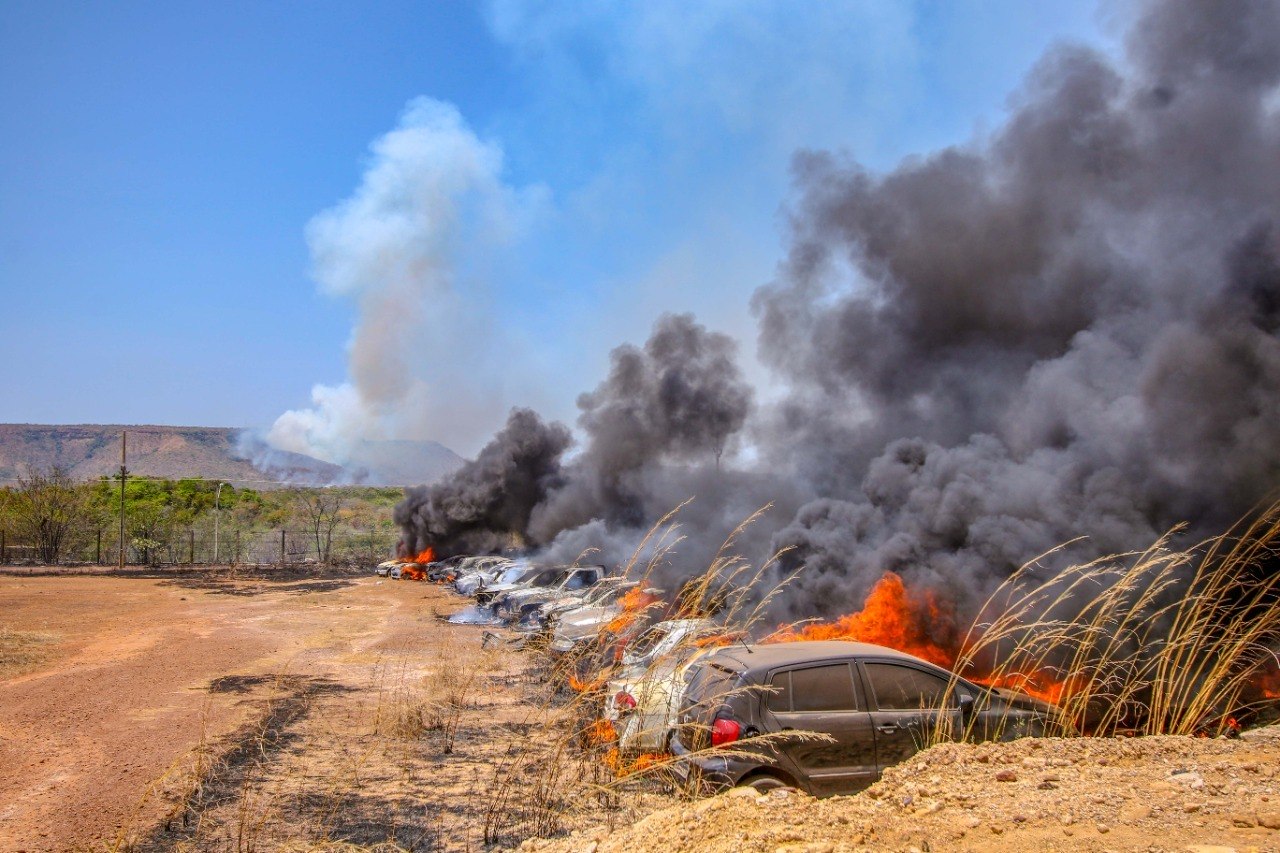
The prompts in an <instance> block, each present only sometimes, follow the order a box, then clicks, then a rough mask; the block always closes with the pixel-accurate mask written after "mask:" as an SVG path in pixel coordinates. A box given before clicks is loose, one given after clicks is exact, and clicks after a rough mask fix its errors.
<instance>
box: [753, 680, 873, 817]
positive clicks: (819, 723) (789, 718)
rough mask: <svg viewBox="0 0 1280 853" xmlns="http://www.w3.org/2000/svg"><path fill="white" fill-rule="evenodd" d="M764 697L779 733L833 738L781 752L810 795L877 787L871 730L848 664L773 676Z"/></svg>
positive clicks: (784, 746) (789, 745)
mask: <svg viewBox="0 0 1280 853" xmlns="http://www.w3.org/2000/svg"><path fill="white" fill-rule="evenodd" d="M764 694H765V695H764V697H763V702H762V704H763V706H764V709H765V712H766V713H767V714H768V715H770V716H771V717H772V718H773V723H774V725H776V727H777V730H779V731H783V732H785V731H791V730H794V731H797V732H806V731H807V732H819V733H821V734H825V735H828V736H830V738H831V740H830V741H822V740H812V739H810V740H804V739H802V738H799V737H798V738H796V739H795V740H790V739H788V740H784V741H783V742H782V743H781V745H780V747H779V748H780V750H781V751H782V752H783V753H785V755H786V757H787V758H789V759H790V761H791V763H793V764H794V765H795V769H796V770H797V771H799V774H800V775H801V777H802V778H801V780H800V781H801V783H802V784H805V783H807V785H808V787H809V790H810V792H811V793H812V794H814V795H815V796H821V795H823V794H836V793H841V792H851V791H856V790H859V789H861V788H864V787H866V786H867V785H870V784H871V783H872V782H874V781H875V779H876V772H877V771H876V758H875V756H876V753H875V729H874V727H873V724H872V721H871V714H870V712H869V711H868V710H867V705H866V702H865V701H864V699H863V697H862V695H861V694H862V690H861V689H860V686H859V684H858V682H857V680H856V679H855V673H854V671H853V669H852V664H851V663H850V662H849V661H840V662H838V663H837V662H832V663H825V664H818V665H811V666H796V667H789V668H787V669H784V670H779V671H777V672H773V673H771V674H770V686H769V689H768V690H766V691H764Z"/></svg>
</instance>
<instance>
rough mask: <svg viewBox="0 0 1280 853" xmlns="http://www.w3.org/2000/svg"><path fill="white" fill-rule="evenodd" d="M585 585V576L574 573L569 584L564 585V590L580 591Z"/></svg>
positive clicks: (580, 573)
mask: <svg viewBox="0 0 1280 853" xmlns="http://www.w3.org/2000/svg"><path fill="white" fill-rule="evenodd" d="M586 585H587V576H586V575H585V574H583V573H582V572H575V573H574V574H573V575H572V576H571V577H570V578H569V582H568V583H566V584H565V585H564V588H565V589H582V588H583V587H584V586H586Z"/></svg>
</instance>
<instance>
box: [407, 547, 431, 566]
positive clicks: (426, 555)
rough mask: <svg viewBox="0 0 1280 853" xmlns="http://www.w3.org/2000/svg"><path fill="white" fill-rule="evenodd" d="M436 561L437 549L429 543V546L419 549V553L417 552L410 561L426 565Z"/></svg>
mask: <svg viewBox="0 0 1280 853" xmlns="http://www.w3.org/2000/svg"><path fill="white" fill-rule="evenodd" d="M435 561H436V549H435V548H432V547H431V546H430V545H428V546H427V547H425V548H423V549H422V550H421V551H419V552H418V553H417V554H415V555H414V557H413V559H412V560H410V561H409V562H411V563H418V564H420V565H424V566H425V565H426V564H427V563H434V562H435Z"/></svg>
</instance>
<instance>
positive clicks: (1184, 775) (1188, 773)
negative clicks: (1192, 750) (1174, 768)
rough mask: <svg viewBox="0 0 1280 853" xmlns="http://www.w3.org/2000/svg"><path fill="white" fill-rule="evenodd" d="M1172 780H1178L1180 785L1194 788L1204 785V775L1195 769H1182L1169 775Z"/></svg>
mask: <svg viewBox="0 0 1280 853" xmlns="http://www.w3.org/2000/svg"><path fill="white" fill-rule="evenodd" d="M1169 781H1170V782H1177V783H1178V784H1179V785H1186V786H1187V787H1188V788H1191V789H1192V790H1196V789H1199V788H1203V787H1204V777H1202V776H1201V775H1200V774H1199V773H1197V772H1195V771H1194V770H1181V771H1178V772H1176V773H1173V774H1172V775H1170V776H1169Z"/></svg>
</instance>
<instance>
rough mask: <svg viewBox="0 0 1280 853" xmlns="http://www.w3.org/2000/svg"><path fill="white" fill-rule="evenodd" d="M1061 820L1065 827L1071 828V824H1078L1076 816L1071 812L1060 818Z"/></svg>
mask: <svg viewBox="0 0 1280 853" xmlns="http://www.w3.org/2000/svg"><path fill="white" fill-rule="evenodd" d="M1059 820H1061V821H1062V825H1063V826H1071V824H1073V823H1075V822H1076V816H1075V815H1073V814H1072V813H1071V812H1067V813H1066V814H1064V815H1063V816H1062V817H1060V818H1059Z"/></svg>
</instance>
